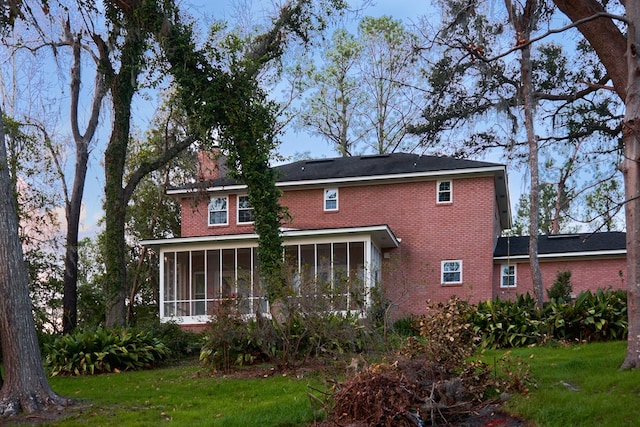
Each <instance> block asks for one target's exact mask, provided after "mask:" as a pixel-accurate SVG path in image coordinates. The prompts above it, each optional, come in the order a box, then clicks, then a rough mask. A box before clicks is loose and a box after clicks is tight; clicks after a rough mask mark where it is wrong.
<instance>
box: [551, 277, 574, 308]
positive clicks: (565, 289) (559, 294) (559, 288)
mask: <svg viewBox="0 0 640 427" xmlns="http://www.w3.org/2000/svg"><path fill="white" fill-rule="evenodd" d="M572 291H573V286H572V285H571V271H568V270H567V271H558V274H557V275H556V280H555V282H553V285H551V287H550V288H549V289H547V297H549V299H555V300H556V301H562V302H569V300H570V299H571V292H572Z"/></svg>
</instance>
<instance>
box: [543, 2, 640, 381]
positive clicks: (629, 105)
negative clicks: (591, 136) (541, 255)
mask: <svg viewBox="0 0 640 427" xmlns="http://www.w3.org/2000/svg"><path fill="white" fill-rule="evenodd" d="M554 3H555V4H556V5H557V6H558V8H559V9H560V10H561V11H562V12H563V13H564V14H566V15H567V16H568V17H569V18H570V19H571V20H572V21H573V22H576V21H578V20H580V19H584V18H587V17H589V16H592V15H593V14H595V13H600V12H603V11H604V9H603V7H602V5H601V4H600V3H598V2H597V1H595V0H554ZM623 4H624V5H625V8H626V19H627V23H628V30H627V33H628V36H627V38H626V39H625V37H624V35H623V34H622V32H621V31H620V30H619V29H618V28H617V27H616V25H615V23H614V22H613V20H612V19H610V18H599V19H594V20H591V21H589V22H586V23H583V24H581V25H579V26H578V29H579V30H580V32H581V33H582V34H583V36H584V37H585V38H586V39H587V41H588V42H589V44H591V47H593V48H594V49H595V51H596V53H597V55H598V57H599V58H600V60H601V61H602V64H603V65H604V66H605V68H606V69H607V73H608V74H609V76H610V77H611V79H612V80H613V86H614V90H615V91H616V93H617V94H618V95H619V96H620V98H621V99H622V100H623V101H624V102H625V108H626V110H625V117H624V120H623V142H624V157H625V160H624V161H623V162H622V164H621V165H620V169H621V170H622V173H623V174H624V188H625V220H626V229H627V304H628V307H627V309H628V319H629V338H628V344H627V354H626V357H625V360H624V362H623V363H622V365H621V368H623V369H629V368H640V312H639V311H638V310H639V309H640V258H639V257H640V215H639V214H640V167H639V164H638V161H640V60H639V58H638V49H639V48H640V38H639V34H638V32H637V31H636V27H637V26H638V25H640V6H639V5H638V3H637V2H636V1H627V2H624V3H623ZM625 56H626V61H623V58H624V57H625Z"/></svg>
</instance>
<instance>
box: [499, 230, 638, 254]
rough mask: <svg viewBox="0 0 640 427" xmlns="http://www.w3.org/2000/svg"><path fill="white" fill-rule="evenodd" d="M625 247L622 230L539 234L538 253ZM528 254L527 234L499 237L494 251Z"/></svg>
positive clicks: (562, 252)
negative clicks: (551, 234)
mask: <svg viewBox="0 0 640 427" xmlns="http://www.w3.org/2000/svg"><path fill="white" fill-rule="evenodd" d="M624 249H626V240H625V233H624V232H618V231H614V232H607V233H580V234H559V235H554V236H540V237H539V238H538V254H539V255H553V254H568V253H575V252H603V251H620V250H624ZM528 254H529V236H518V237H500V238H499V239H498V243H497V245H496V249H495V251H494V256H495V257H506V256H523V255H525V256H526V255H528Z"/></svg>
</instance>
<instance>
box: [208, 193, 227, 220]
mask: <svg viewBox="0 0 640 427" xmlns="http://www.w3.org/2000/svg"><path fill="white" fill-rule="evenodd" d="M227 206H228V198H227V197H226V196H225V197H212V198H211V201H210V202H209V225H227V224H228V223H229V222H228V216H227Z"/></svg>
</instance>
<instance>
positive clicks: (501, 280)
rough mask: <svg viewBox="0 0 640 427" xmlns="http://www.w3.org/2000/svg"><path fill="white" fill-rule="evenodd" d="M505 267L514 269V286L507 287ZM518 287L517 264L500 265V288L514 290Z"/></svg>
mask: <svg viewBox="0 0 640 427" xmlns="http://www.w3.org/2000/svg"><path fill="white" fill-rule="evenodd" d="M505 267H513V285H505V283H504V274H503V271H504V269H505ZM517 286H518V267H517V265H516V264H500V287H501V288H504V289H513V288H515V287H517Z"/></svg>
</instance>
